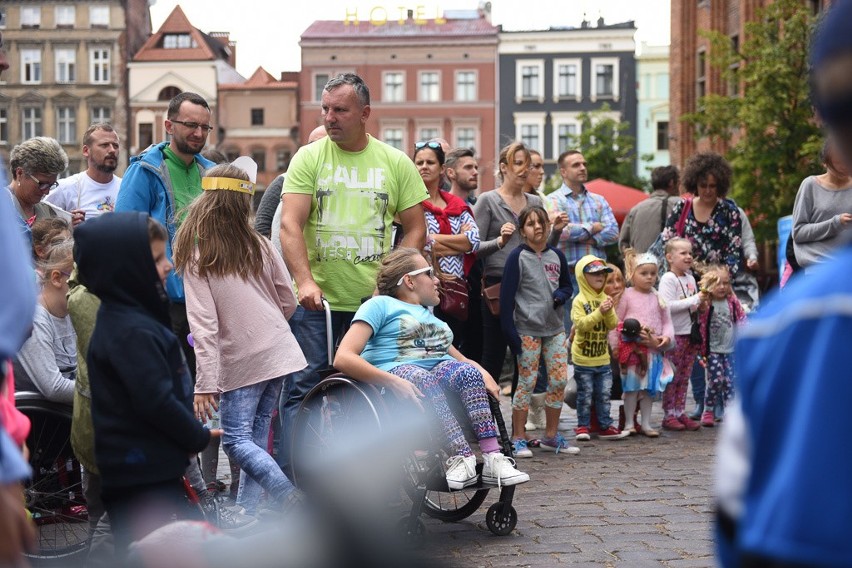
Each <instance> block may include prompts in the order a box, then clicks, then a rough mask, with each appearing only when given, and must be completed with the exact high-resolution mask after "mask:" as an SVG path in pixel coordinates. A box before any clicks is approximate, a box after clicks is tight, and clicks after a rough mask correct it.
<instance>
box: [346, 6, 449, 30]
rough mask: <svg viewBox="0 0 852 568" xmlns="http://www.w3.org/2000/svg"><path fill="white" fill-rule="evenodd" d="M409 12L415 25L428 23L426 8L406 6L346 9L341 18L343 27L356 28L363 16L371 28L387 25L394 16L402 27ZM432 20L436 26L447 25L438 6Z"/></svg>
mask: <svg viewBox="0 0 852 568" xmlns="http://www.w3.org/2000/svg"><path fill="white" fill-rule="evenodd" d="M409 12H411V16H412V20H413V22H414V24H415V25H418V26H422V25H425V24H427V23H428V22H429V20H428V19H427V17H426V16H427V14H426V6H423V5H418V6H413V7H410V8H409V7H408V6H396V7H394V8H387V7H385V6H374V7H372V8H370V9H369V11H367V10H362V9H358V8H346V16H345V17H344V18H343V25H345V26H349V25H354V26H357V25H358V24H359V23H360V22H361V18H362V17H363V16H364V15H367V16H368V18H369V19H368V21H369V22H370V25H373V26H384V25H385V24H387V23H388V21H392V20H393V18H394V16H396V21H397V23H398V24H400V25H402V24H404V23H405V22H406V20H407V19H408V13H409ZM434 20H435V23H436V24H446V23H447V20H446V18H444V17H443V14H442V13H441V9H440V8H439V7H438V6H435V17H434Z"/></svg>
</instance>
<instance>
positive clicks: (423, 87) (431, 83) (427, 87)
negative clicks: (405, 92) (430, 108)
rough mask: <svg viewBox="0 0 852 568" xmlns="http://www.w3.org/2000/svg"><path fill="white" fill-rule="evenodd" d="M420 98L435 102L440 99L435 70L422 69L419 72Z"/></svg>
mask: <svg viewBox="0 0 852 568" xmlns="http://www.w3.org/2000/svg"><path fill="white" fill-rule="evenodd" d="M420 100H421V101H424V102H437V101H439V100H441V92H440V86H439V84H438V73H437V72H436V71H424V72H423V73H421V74H420Z"/></svg>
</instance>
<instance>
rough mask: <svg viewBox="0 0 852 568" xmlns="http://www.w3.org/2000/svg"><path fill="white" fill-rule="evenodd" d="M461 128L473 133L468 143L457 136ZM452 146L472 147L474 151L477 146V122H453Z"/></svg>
mask: <svg viewBox="0 0 852 568" xmlns="http://www.w3.org/2000/svg"><path fill="white" fill-rule="evenodd" d="M463 130H464V131H466V130H470V131H471V132H472V133H473V136H472V138H471V142H470V143H468V142H467V140H466V139H462V138H461V136H459V133H460V132H462V131H463ZM453 148H472V149H473V150H474V153H475V152H476V149H477V148H479V126H478V125H477V124H471V123H467V122H459V123H456V124H454V125H453Z"/></svg>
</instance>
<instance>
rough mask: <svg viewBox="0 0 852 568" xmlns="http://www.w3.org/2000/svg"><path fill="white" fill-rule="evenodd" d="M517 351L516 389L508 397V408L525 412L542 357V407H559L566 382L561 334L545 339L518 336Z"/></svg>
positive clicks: (563, 346)
mask: <svg viewBox="0 0 852 568" xmlns="http://www.w3.org/2000/svg"><path fill="white" fill-rule="evenodd" d="M521 349H522V351H521V354H520V356H519V357H518V386H517V388H516V389H515V396H514V397H513V398H512V409H513V410H529V407H530V395H531V394H532V392H533V389H534V388H535V382H536V380H537V379H538V365H539V360H540V359H541V356H542V355H544V365H545V367H546V368H547V394H546V395H545V397H544V404H545V405H547V406H548V407H550V408H562V399H563V397H564V396H565V384H566V383H567V382H568V349H567V348H566V347H565V332H564V331H562V332H559V333H557V334H556V335H550V336H547V337H532V336H530V335H521Z"/></svg>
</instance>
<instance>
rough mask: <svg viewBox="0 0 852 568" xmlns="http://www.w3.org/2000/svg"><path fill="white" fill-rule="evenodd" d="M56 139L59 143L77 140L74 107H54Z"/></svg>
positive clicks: (69, 142) (72, 142) (71, 142)
mask: <svg viewBox="0 0 852 568" xmlns="http://www.w3.org/2000/svg"><path fill="white" fill-rule="evenodd" d="M56 139H57V140H59V143H60V144H74V143H76V142H77V110H76V109H75V108H74V107H70V106H63V107H59V108H57V109H56Z"/></svg>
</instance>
